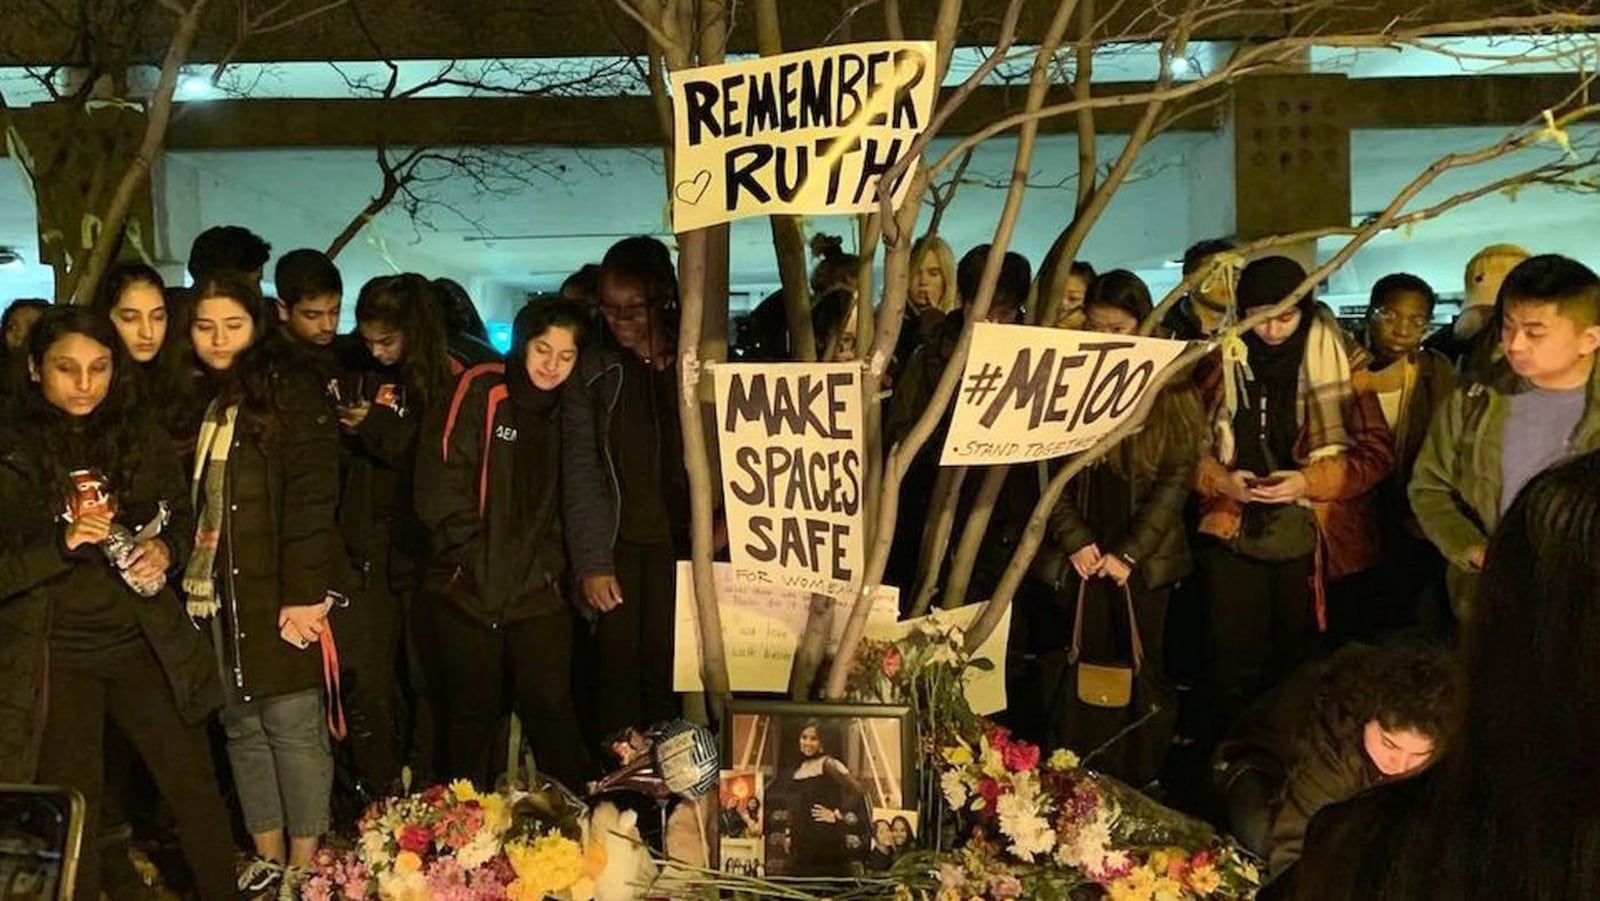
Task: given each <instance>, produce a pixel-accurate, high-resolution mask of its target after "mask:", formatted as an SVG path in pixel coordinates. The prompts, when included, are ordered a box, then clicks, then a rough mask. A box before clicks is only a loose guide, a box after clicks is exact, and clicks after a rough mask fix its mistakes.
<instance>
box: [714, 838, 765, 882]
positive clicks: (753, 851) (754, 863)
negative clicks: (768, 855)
mask: <svg viewBox="0 0 1600 901" xmlns="http://www.w3.org/2000/svg"><path fill="white" fill-rule="evenodd" d="M764 858H765V851H764V848H763V846H762V841H761V839H759V838H725V839H723V840H722V872H724V873H727V874H729V875H731V876H749V877H753V878H756V879H761V878H765V877H766V875H767V865H766V863H765V862H764Z"/></svg>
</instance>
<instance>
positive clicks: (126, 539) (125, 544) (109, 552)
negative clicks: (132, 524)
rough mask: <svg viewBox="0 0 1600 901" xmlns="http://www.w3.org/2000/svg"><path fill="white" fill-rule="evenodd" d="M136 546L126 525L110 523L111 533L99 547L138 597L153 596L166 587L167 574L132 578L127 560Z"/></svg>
mask: <svg viewBox="0 0 1600 901" xmlns="http://www.w3.org/2000/svg"><path fill="white" fill-rule="evenodd" d="M138 546H139V544H138V542H137V541H136V540H135V539H134V537H133V533H132V532H130V531H128V527H127V526H123V525H112V527H111V534H109V535H107V536H106V538H105V540H104V541H102V542H100V549H101V550H102V551H105V554H106V559H107V560H110V561H111V564H112V565H113V566H115V567H116V568H117V572H119V573H121V574H122V581H124V582H127V583H128V587H129V588H132V589H133V590H134V591H135V592H137V593H138V594H139V596H140V597H146V598H148V597H155V596H156V595H157V594H159V593H160V592H161V589H163V588H165V587H166V585H167V574H166V573H157V574H156V577H155V578H154V579H151V580H149V581H144V580H140V579H136V578H134V576H133V574H132V573H130V572H128V561H129V559H131V558H132V557H133V552H134V551H135V550H136V549H137V548H138Z"/></svg>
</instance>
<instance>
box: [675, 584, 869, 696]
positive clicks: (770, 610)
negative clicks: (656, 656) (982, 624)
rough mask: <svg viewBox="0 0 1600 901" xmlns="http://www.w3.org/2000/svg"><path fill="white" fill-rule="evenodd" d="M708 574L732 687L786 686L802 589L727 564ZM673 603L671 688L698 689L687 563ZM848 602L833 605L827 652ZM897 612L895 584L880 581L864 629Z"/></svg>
mask: <svg viewBox="0 0 1600 901" xmlns="http://www.w3.org/2000/svg"><path fill="white" fill-rule="evenodd" d="M713 577H714V578H715V579H716V582H717V601H718V608H717V609H718V612H719V613H720V614H721V616H722V646H723V651H724V653H726V654H727V660H728V681H729V684H730V685H731V686H732V687H733V690H734V691H776V692H786V691H788V690H789V669H790V667H792V666H793V665H794V655H795V651H796V650H798V649H799V647H800V636H801V635H802V634H804V633H805V630H806V619H807V618H808V617H809V616H810V609H811V597H812V596H811V595H810V594H809V593H807V592H805V591H796V590H794V589H785V588H779V587H777V586H774V585H763V584H759V583H750V582H740V581H739V580H738V579H737V578H736V577H735V575H734V570H733V567H732V566H731V565H729V564H727V563H717V564H713ZM677 603H678V608H677V611H678V612H677V628H676V635H675V638H676V642H675V647H676V652H675V654H674V656H673V663H672V689H673V691H700V690H701V688H702V683H701V680H700V631H699V630H700V624H699V619H698V617H696V616H695V604H694V572H693V569H692V567H690V565H689V564H688V563H687V562H679V563H678V600H677ZM853 606H854V604H853V603H852V602H848V601H847V602H845V603H841V604H837V605H836V606H835V608H834V612H833V630H832V632H831V634H830V635H829V637H828V653H830V654H831V653H833V649H834V648H835V647H837V646H838V644H839V637H840V636H841V635H843V634H844V626H845V621H846V620H848V619H849V618H850V610H851V608H852V607H853ZM899 615H900V590H899V589H898V588H892V587H889V586H887V585H885V586H881V587H879V588H878V589H877V590H876V591H875V592H873V595H872V613H871V614H870V615H869V616H868V619H867V623H868V625H867V628H868V629H869V630H882V629H885V628H892V627H893V626H894V621H895V618H896V617H897V616H899Z"/></svg>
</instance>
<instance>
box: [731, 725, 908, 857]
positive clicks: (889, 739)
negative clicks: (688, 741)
mask: <svg viewBox="0 0 1600 901" xmlns="http://www.w3.org/2000/svg"><path fill="white" fill-rule="evenodd" d="M910 716H911V710H910V708H908V707H903V706H878V705H860V704H857V705H847V704H797V703H791V702H785V701H741V700H735V701H733V703H732V704H731V705H729V708H728V726H727V728H725V729H724V730H723V735H722V743H723V748H722V752H723V758H722V759H723V763H724V766H727V767H728V768H729V771H728V772H727V773H725V776H724V778H725V780H726V779H727V778H728V777H729V776H732V777H733V778H734V779H737V778H739V777H740V776H741V775H742V774H749V775H750V777H751V778H752V779H754V780H755V781H754V785H758V786H760V789H761V796H762V799H761V804H760V808H761V817H760V819H759V824H760V834H759V841H760V842H761V844H762V852H763V853H762V855H761V858H762V860H763V861H764V864H765V868H766V873H767V875H769V876H857V875H861V874H863V873H866V872H869V871H870V870H871V869H872V868H873V866H874V865H875V863H881V861H875V859H874V857H873V850H874V834H873V833H874V822H875V818H874V812H875V811H878V812H884V811H896V812H904V811H905V810H906V809H907V808H915V807H916V779H915V774H914V762H915V756H914V754H913V742H914V738H915V728H914V726H913V725H912V723H911V720H910ZM728 790H729V793H730V795H734V794H736V793H738V792H739V791H740V787H739V783H738V782H737V781H735V782H732V783H729V789H728ZM745 790H746V791H748V792H749V793H750V794H754V792H755V788H754V786H752V787H749V788H747V789H745ZM724 809H725V810H726V809H728V802H727V801H726V800H724ZM745 819H746V818H744V817H741V818H740V823H738V824H734V823H733V822H732V820H731V819H730V820H729V825H730V827H733V828H734V829H736V830H737V831H739V832H740V833H741V835H744V834H747V833H748V832H749V831H750V830H749V827H748V823H746V822H745ZM893 821H894V817H892V816H891V817H890V818H889V825H890V827H891V830H890V838H889V839H888V841H889V842H892V827H893ZM906 822H907V823H908V824H910V831H911V833H912V834H914V833H915V817H914V816H913V817H912V818H910V819H908V820H906ZM902 831H905V830H904V829H903V830H902ZM739 840H740V841H749V839H747V838H741V839H739ZM891 848H892V845H891V844H888V843H886V844H884V846H883V848H882V851H883V853H888V852H889V850H890V849H891ZM891 859H892V858H891Z"/></svg>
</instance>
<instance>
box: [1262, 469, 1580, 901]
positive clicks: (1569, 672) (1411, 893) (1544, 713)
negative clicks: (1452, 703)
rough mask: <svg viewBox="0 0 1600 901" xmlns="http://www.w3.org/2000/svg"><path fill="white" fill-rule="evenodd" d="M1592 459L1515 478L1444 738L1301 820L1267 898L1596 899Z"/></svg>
mask: <svg viewBox="0 0 1600 901" xmlns="http://www.w3.org/2000/svg"><path fill="white" fill-rule="evenodd" d="M1597 546H1600V453H1591V454H1588V455H1585V456H1583V457H1580V458H1578V459H1576V460H1573V461H1571V462H1568V463H1564V464H1562V465H1560V466H1557V467H1555V468H1553V469H1550V470H1548V471H1546V472H1545V473H1543V474H1542V475H1540V476H1538V477H1537V478H1535V479H1534V480H1533V481H1532V482H1530V483H1528V485H1527V487H1526V488H1524V489H1523V491H1522V493H1521V494H1520V495H1519V496H1518V497H1517V500H1516V502H1515V503H1513V504H1512V506H1511V509H1510V510H1509V511H1508V512H1507V513H1506V515H1505V517H1504V518H1503V519H1502V520H1501V522H1500V524H1499V526H1498V528H1497V529H1496V531H1495V536H1494V538H1493V539H1492V540H1491V542H1490V544H1489V551H1488V554H1487V557H1486V560H1485V564H1484V570H1483V577H1482V580H1481V582H1480V583H1479V587H1478V595H1477V601H1476V604H1477V606H1476V607H1475V608H1474V610H1475V613H1474V616H1473V618H1472V619H1471V620H1469V621H1468V626H1467V628H1468V634H1467V635H1466V649H1465V650H1466V666H1465V671H1466V703H1465V709H1464V711H1463V715H1462V717H1461V722H1460V728H1459V730H1458V732H1457V735H1456V738H1455V741H1454V743H1453V744H1452V745H1451V746H1450V748H1449V749H1448V750H1447V751H1446V752H1445V754H1444V756H1443V757H1442V758H1441V759H1440V760H1439V762H1438V763H1437V764H1435V765H1434V767H1433V768H1432V769H1431V770H1430V771H1429V772H1428V773H1426V774H1424V775H1423V776H1420V777H1418V778H1416V779H1413V780H1408V781H1406V782H1402V783H1398V784H1395V785H1393V786H1390V787H1386V788H1384V789H1382V790H1380V791H1376V792H1371V793H1369V794H1367V795H1364V796H1362V797H1361V798H1359V799H1357V800H1355V801H1352V802H1350V803H1348V804H1345V805H1341V806H1339V807H1335V808H1330V809H1328V810H1326V811H1324V812H1323V813H1322V814H1320V815H1319V816H1317V817H1316V818H1315V819H1313V820H1312V822H1311V829H1310V831H1309V832H1308V834H1307V835H1306V842H1305V853H1304V856H1303V857H1302V858H1301V862H1300V865H1299V866H1298V867H1297V868H1296V869H1295V870H1291V871H1290V872H1291V873H1292V874H1293V878H1292V881H1291V882H1290V883H1289V884H1287V885H1285V886H1282V887H1279V889H1278V890H1277V892H1278V894H1277V895H1276V897H1298V898H1306V899H1313V898H1314V899H1317V901H1343V899H1351V901H1354V899H1362V901H1366V899H1377V901H1389V899H1425V898H1451V899H1462V901H1480V899H1481V901H1489V899H1503V898H1515V899H1518V901H1565V899H1570V898H1597V897H1600V866H1597V865H1596V861H1600V765H1597V764H1596V761H1600V654H1596V653H1595V648H1596V647H1597V646H1600V555H1596V554H1595V548H1596V547H1597Z"/></svg>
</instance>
